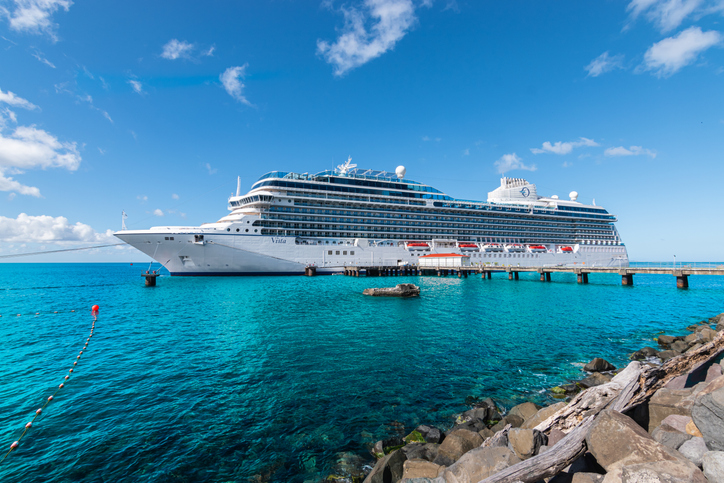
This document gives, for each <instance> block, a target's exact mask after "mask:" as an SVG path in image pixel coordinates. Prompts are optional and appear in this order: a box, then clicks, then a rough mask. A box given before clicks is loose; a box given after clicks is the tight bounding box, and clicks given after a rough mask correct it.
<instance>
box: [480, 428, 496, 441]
mask: <svg viewBox="0 0 724 483" xmlns="http://www.w3.org/2000/svg"><path fill="white" fill-rule="evenodd" d="M478 434H479V435H480V437H481V438H483V441H485V440H486V439H488V438H492V437H493V436H495V431H493V430H492V429H490V428H485V429H481V430H480V431H478Z"/></svg>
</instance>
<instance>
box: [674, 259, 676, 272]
mask: <svg viewBox="0 0 724 483" xmlns="http://www.w3.org/2000/svg"><path fill="white" fill-rule="evenodd" d="M674 270H676V255H674Z"/></svg>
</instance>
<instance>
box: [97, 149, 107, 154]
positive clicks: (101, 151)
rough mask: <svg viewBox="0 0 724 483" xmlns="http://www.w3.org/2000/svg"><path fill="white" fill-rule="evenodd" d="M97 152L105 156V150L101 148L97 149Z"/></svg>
mask: <svg viewBox="0 0 724 483" xmlns="http://www.w3.org/2000/svg"><path fill="white" fill-rule="evenodd" d="M98 152H99V153H101V154H102V155H103V154H106V150H105V149H102V148H98Z"/></svg>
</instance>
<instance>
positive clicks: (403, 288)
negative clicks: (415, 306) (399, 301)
mask: <svg viewBox="0 0 724 483" xmlns="http://www.w3.org/2000/svg"><path fill="white" fill-rule="evenodd" d="M362 293H363V294H364V295H372V296H373V297H417V296H418V295H420V287H418V286H417V285H415V284H413V283H398V284H397V285H396V286H394V287H384V288H366V289H365V290H364V292H362Z"/></svg>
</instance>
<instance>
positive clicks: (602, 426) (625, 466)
mask: <svg viewBox="0 0 724 483" xmlns="http://www.w3.org/2000/svg"><path fill="white" fill-rule="evenodd" d="M705 325H707V327H706V328H700V326H696V327H690V330H691V331H692V335H695V337H691V338H690V339H689V341H687V340H686V339H687V337H683V339H679V338H675V340H673V341H671V342H664V343H667V344H673V343H674V342H676V341H678V340H683V341H684V342H685V343H686V344H687V347H686V348H685V347H683V345H681V344H679V345H678V346H676V348H675V349H671V348H665V350H676V351H678V352H680V353H679V354H677V355H674V356H673V357H666V358H665V359H664V358H660V360H662V361H663V364H657V363H656V362H655V361H654V360H652V358H653V357H654V355H653V354H651V355H649V354H646V355H645V356H644V357H645V358H646V360H644V362H641V361H638V360H633V361H632V362H631V363H630V364H629V365H628V366H627V367H626V368H625V369H623V370H621V371H615V368H612V367H611V366H610V365H609V364H608V363H607V362H606V361H603V360H602V359H601V360H596V359H594V360H593V361H591V363H590V364H589V365H587V366H586V367H584V369H587V370H588V372H591V375H589V376H588V377H587V378H586V379H584V380H583V381H586V380H587V379H588V383H590V384H591V385H590V386H588V387H586V386H587V384H588V383H586V384H584V383H583V381H580V382H579V383H576V384H574V386H576V387H578V388H579V389H580V390H581V391H580V392H579V393H578V394H576V395H575V396H574V397H572V398H570V400H566V401H561V402H559V403H557V404H553V405H551V406H547V407H540V406H537V405H535V404H533V403H530V402H528V403H523V404H519V405H517V406H515V407H513V408H511V409H510V410H509V411H507V412H504V411H503V410H502V409H501V407H500V406H499V405H498V404H497V403H496V402H495V401H494V400H492V399H490V398H488V399H484V400H481V401H475V402H474V404H473V407H472V408H471V409H470V410H468V411H466V412H464V413H462V414H460V415H459V416H458V418H457V420H456V422H455V425H454V426H453V427H452V428H451V429H450V430H449V431H445V432H444V431H442V430H440V429H438V428H434V427H430V426H424V425H423V426H419V427H418V428H416V429H415V431H413V432H412V433H410V434H408V435H407V436H406V437H405V438H404V439H402V438H400V439H399V440H396V441H388V442H387V443H395V444H385V442H382V441H380V442H378V443H377V444H376V445H375V448H374V449H373V453H374V454H375V456H376V458H378V461H377V463H376V465H375V466H374V468H373V469H372V471H371V472H370V473H369V474H368V475H367V477H366V478H365V479H364V482H365V483H396V482H403V483H476V482H481V483H502V482H509V483H514V482H522V483H534V482H540V481H546V482H547V483H571V482H572V483H615V482H630V483H633V482H641V483H645V482H666V483H673V482H696V483H715V482H717V483H724V375H722V369H721V366H720V365H719V364H718V362H719V361H721V359H722V356H723V355H724V314H721V315H720V316H717V317H714V318H712V319H710V320H709V321H708V323H707V324H705ZM707 328H708V330H711V331H712V332H706V329H707ZM697 334H698V335H697ZM661 338H662V337H659V341H660V342H659V343H662V342H661ZM707 339H709V341H708V342H707ZM666 340H668V339H665V341H666ZM691 342H693V343H691ZM690 343H691V344H690ZM697 345H698V347H697ZM639 352H640V351H639ZM656 352H657V354H658V353H659V352H661V351H656ZM634 355H636V353H635V354H634ZM665 356H666V355H665ZM632 357H633V356H632ZM636 357H638V356H636ZM636 357H633V358H636ZM348 481H352V480H348Z"/></svg>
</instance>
